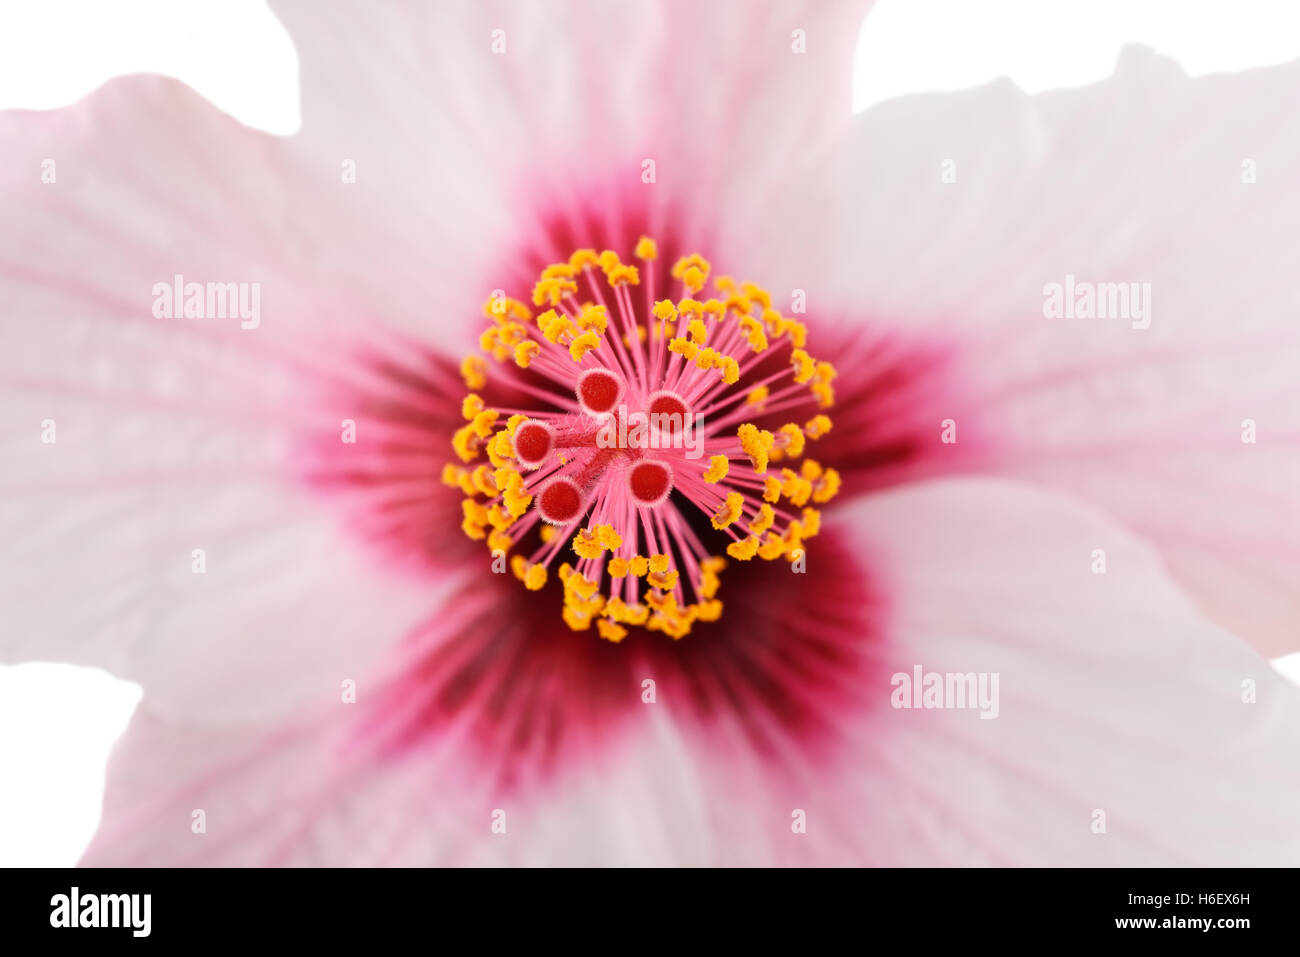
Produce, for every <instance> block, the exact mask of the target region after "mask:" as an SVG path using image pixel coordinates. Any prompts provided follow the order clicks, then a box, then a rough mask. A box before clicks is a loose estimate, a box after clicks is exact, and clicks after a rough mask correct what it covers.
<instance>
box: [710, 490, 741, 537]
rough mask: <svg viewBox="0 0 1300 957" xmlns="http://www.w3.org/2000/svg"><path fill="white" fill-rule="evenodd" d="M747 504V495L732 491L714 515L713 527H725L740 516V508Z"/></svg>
mask: <svg viewBox="0 0 1300 957" xmlns="http://www.w3.org/2000/svg"><path fill="white" fill-rule="evenodd" d="M744 504H745V496H743V495H741V494H740V493H739V492H731V493H729V494H728V495H727V497H726V499H725V500H724V501H723V503H722V505H721V506H719V508H718V510H717V512H715V513H714V515H713V527H714V528H716V529H724V528H726V527H727V526H728V525H730V524H731V523H732V522H734V521H735V520H736V519H738V518H740V510H741V508H742V507H743V506H744Z"/></svg>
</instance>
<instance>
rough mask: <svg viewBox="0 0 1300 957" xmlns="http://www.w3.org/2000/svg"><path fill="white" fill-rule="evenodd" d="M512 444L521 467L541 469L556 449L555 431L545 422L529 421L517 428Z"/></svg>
mask: <svg viewBox="0 0 1300 957" xmlns="http://www.w3.org/2000/svg"><path fill="white" fill-rule="evenodd" d="M511 444H512V447H513V448H514V452H515V458H516V459H518V460H519V464H520V465H523V466H524V467H525V468H530V469H535V468H539V467H540V466H541V465H542V463H544V462H545V461H546V457H547V456H548V455H550V454H551V450H552V449H554V448H555V429H553V428H552V427H551V426H549V425H547V424H546V423H545V422H538V421H537V420H536V419H529V420H528V421H527V422H524V423H521V424H520V425H518V426H516V427H515V434H514V436H513V437H512V442H511Z"/></svg>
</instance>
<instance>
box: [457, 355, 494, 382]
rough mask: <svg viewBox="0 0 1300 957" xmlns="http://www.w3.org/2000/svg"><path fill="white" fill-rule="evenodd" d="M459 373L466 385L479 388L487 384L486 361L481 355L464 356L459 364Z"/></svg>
mask: <svg viewBox="0 0 1300 957" xmlns="http://www.w3.org/2000/svg"><path fill="white" fill-rule="evenodd" d="M460 374H461V377H462V378H463V379H464V380H465V385H466V386H467V387H469V388H471V389H481V388H483V387H484V386H485V385H487V362H486V361H485V360H484V359H483V358H482V357H481V356H466V357H465V359H464V361H462V362H461V364H460Z"/></svg>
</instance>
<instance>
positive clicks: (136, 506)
mask: <svg viewBox="0 0 1300 957" xmlns="http://www.w3.org/2000/svg"><path fill="white" fill-rule="evenodd" d="M0 143H3V144H4V148H5V155H6V156H7V157H8V159H7V161H6V163H5V168H4V177H5V181H4V183H3V186H2V187H0V188H2V189H3V192H4V196H5V199H4V203H5V216H6V223H7V224H8V225H10V227H11V228H8V229H5V230H4V231H3V232H2V233H0V301H3V302H4V311H5V320H4V324H5V334H6V348H5V349H4V351H3V354H0V387H2V388H3V392H4V396H5V400H4V404H3V426H4V427H3V435H4V442H3V445H2V446H0V457H2V458H0V462H2V464H0V476H2V478H0V520H3V528H4V535H5V540H6V541H7V542H8V543H9V545H8V547H7V548H6V549H5V551H4V559H3V568H2V569H0V589H3V599H4V604H5V607H6V608H9V609H11V621H10V627H7V628H6V636H7V637H6V640H5V642H4V647H3V652H2V653H3V656H4V658H5V659H6V660H23V659H27V658H54V659H62V660H70V661H76V662H85V663H91V664H97V665H101V666H104V667H106V668H108V669H110V670H112V671H113V672H114V673H116V674H118V675H120V676H122V677H125V678H130V679H134V680H137V681H141V682H142V683H143V684H144V685H145V689H146V694H147V695H148V696H149V697H150V698H151V699H152V700H154V701H155V703H156V705H157V706H158V707H159V708H162V709H166V708H169V707H172V706H175V707H178V708H182V707H183V708H185V709H186V710H187V712H189V713H201V714H217V713H221V714H239V715H241V716H245V717H246V716H247V715H248V714H249V713H257V712H259V711H270V712H275V711H278V710H279V709H281V708H284V707H287V706H288V705H289V704H290V703H291V702H293V701H296V700H300V699H301V698H303V697H304V696H305V697H308V698H310V697H324V698H326V699H331V698H333V697H334V695H335V693H336V689H337V688H338V685H339V682H340V680H342V679H343V678H344V677H347V676H349V675H352V674H355V673H360V672H363V671H365V670H366V669H367V668H368V667H369V666H370V664H371V662H372V661H373V660H374V658H375V656H377V655H381V654H382V653H383V650H384V647H385V642H386V640H387V641H392V640H395V639H396V638H397V637H398V636H399V635H400V633H401V632H402V630H403V629H404V628H405V627H407V626H409V624H410V623H412V622H413V621H414V620H415V618H416V617H417V615H418V614H421V613H423V612H424V611H426V610H427V608H428V602H429V600H430V595H429V584H428V582H427V580H422V581H421V582H420V583H419V584H418V586H413V585H412V584H411V583H409V582H405V583H403V582H400V581H397V580H393V579H392V578H391V576H389V575H388V574H387V573H386V569H382V568H377V567H375V565H374V563H373V562H371V561H369V560H367V559H365V558H364V557H363V556H361V555H360V554H358V553H357V550H356V549H355V548H354V547H352V545H351V543H350V540H345V538H344V536H343V535H341V534H339V533H338V531H337V527H336V523H335V522H334V521H333V517H332V516H329V515H328V514H326V513H325V512H323V511H322V504H321V503H320V502H319V501H316V500H313V499H312V498H311V497H310V496H308V495H306V494H304V492H303V488H302V485H301V481H300V479H301V476H302V472H303V469H304V464H305V463H304V460H303V457H302V447H303V442H304V436H318V435H321V434H322V433H324V434H328V435H329V436H330V438H331V439H332V441H333V442H334V443H335V444H336V445H338V446H339V448H341V449H344V450H345V451H347V450H348V449H349V448H350V449H352V450H354V451H355V450H356V447H355V446H345V445H342V434H343V426H342V422H343V419H345V418H349V417H360V418H364V415H363V413H364V412H366V411H368V410H364V409H362V408H361V407H360V406H359V405H344V406H341V407H340V406H339V405H337V404H336V403H335V402H334V401H333V399H334V397H335V396H337V395H338V394H339V393H340V391H341V389H340V382H342V381H347V382H348V383H349V384H350V385H351V386H352V388H353V394H355V393H357V392H360V391H361V390H362V389H363V388H364V387H365V385H366V382H367V381H368V380H367V378H366V376H367V375H368V373H367V372H366V369H365V368H364V367H361V366H359V365H358V364H357V363H356V362H355V361H354V355H353V352H352V350H351V348H350V347H352V346H353V345H354V343H355V341H356V340H357V338H358V336H359V335H360V333H361V330H363V329H364V330H365V331H366V340H367V342H369V343H370V348H371V350H372V352H374V353H376V354H383V353H384V352H385V350H387V349H390V348H391V347H392V341H393V340H392V339H391V333H389V332H385V331H384V329H383V328H380V327H378V326H376V325H375V324H374V317H375V315H376V313H377V312H378V311H382V313H383V315H384V316H385V319H387V320H390V321H391V322H392V323H394V324H396V325H400V324H401V322H403V321H405V320H409V321H410V322H412V323H416V324H424V325H426V326H427V325H428V323H429V319H428V316H427V314H426V313H425V312H424V307H423V306H422V305H421V304H420V303H419V302H418V301H416V300H415V299H413V298H412V297H410V296H406V297H405V299H406V304H405V306H402V305H400V304H399V303H398V302H397V299H399V298H401V297H395V296H394V295H392V293H391V292H390V293H388V294H385V293H383V292H382V291H381V290H382V288H383V285H384V284H383V282H381V281H380V280H379V277H378V276H376V275H372V274H371V273H370V272H369V271H368V267H366V266H365V259H366V258H367V257H363V256H362V255H361V253H362V252H363V251H364V250H369V253H370V255H371V256H374V255H382V257H383V261H384V263H385V270H388V269H389V268H390V267H395V268H393V271H392V272H391V273H389V272H387V271H385V272H384V275H385V276H387V277H388V281H390V282H394V281H398V280H399V277H401V276H403V275H405V273H404V272H403V269H404V267H403V266H402V263H404V262H405V263H408V265H409V263H410V261H411V260H410V259H409V258H406V257H405V256H404V254H403V252H402V250H401V249H400V248H395V247H391V246H386V245H383V244H382V242H381V240H380V239H378V238H377V237H378V235H379V234H377V233H376V232H374V231H373V230H371V229H370V228H368V227H367V226H365V222H364V220H362V219H359V218H356V212H355V208H353V209H349V208H348V207H347V204H346V202H345V201H337V202H335V201H331V200H330V199H329V198H328V196H329V191H334V190H339V191H342V190H343V189H345V187H343V186H342V185H341V184H340V183H339V182H338V180H337V176H338V173H337V171H336V169H334V168H329V169H322V170H320V171H319V173H318V174H313V172H312V170H311V169H310V168H309V167H305V166H303V165H302V164H301V161H300V160H296V159H295V158H294V154H293V150H292V148H291V147H290V146H288V145H287V143H286V141H282V140H278V139H276V138H274V137H270V136H266V135H264V134H260V133H255V132H253V131H251V130H248V129H247V128H245V127H243V126H241V125H240V124H238V123H236V122H235V121H233V120H231V119H229V118H228V117H226V116H225V115H224V114H221V113H219V112H218V111H216V110H214V109H212V108H211V107H209V106H208V105H207V104H205V103H204V102H203V101H202V100H201V99H200V98H199V97H198V96H197V95H195V94H194V93H193V92H191V91H190V90H188V89H187V88H186V87H184V86H183V85H181V84H179V83H177V82H175V81H173V80H167V79H162V78H142V77H133V78H128V79H122V80H116V81H113V82H111V83H109V84H107V85H106V86H105V87H103V88H102V89H101V90H99V91H98V92H97V93H96V94H94V95H93V96H91V97H89V98H87V99H86V100H84V101H82V102H81V103H79V104H77V105H75V106H73V107H70V108H68V109H67V110H60V111H56V112H51V113H30V112H7V113H3V114H0ZM47 159H48V160H49V161H50V162H51V163H52V164H53V165H52V166H46V165H44V161H45V160H47ZM47 171H49V172H52V174H53V178H52V181H43V179H42V175H43V173H45V172H47ZM368 242H369V243H370V245H367V243H368ZM389 257H392V258H391V260H390V258H389ZM178 273H180V274H183V275H184V277H185V281H187V282H188V281H195V282H204V283H206V282H221V283H225V282H235V283H245V284H252V283H257V284H259V288H260V307H261V308H260V321H259V322H257V324H256V327H255V328H252V327H250V328H241V325H242V324H243V321H244V320H241V318H239V317H237V316H235V317H231V318H204V319H197V318H188V319H187V318H157V317H155V315H154V313H153V305H154V302H155V291H154V286H155V284H158V283H162V284H164V285H170V284H171V283H172V282H173V278H174V276H175V274H178ZM397 291H398V290H396V289H394V290H392V292H397ZM475 298H476V300H477V296H476V297H475ZM360 303H365V304H366V305H365V306H362V305H360ZM390 307H391V308H390ZM403 309H405V313H404V312H403ZM404 317H405V320H404ZM344 345H346V346H348V347H349V348H348V349H345V348H343V346H344ZM406 358H407V361H409V358H410V357H406ZM366 438H367V436H366V434H365V432H364V431H363V432H362V433H361V441H363V442H364V440H365V439H366ZM372 438H373V436H372ZM50 439H53V441H52V442H51V441H50ZM359 457H360V456H358V458H359ZM195 550H202V552H203V554H202V556H201V557H200V556H197V555H196V553H195ZM200 565H201V566H202V571H196V569H197V568H199V567H200ZM362 595H364V596H366V599H367V600H366V602H364V603H361V602H358V596H362ZM371 602H373V604H371ZM361 627H364V628H365V629H366V630H367V632H369V633H371V634H372V635H373V641H371V642H356V641H349V640H347V639H349V638H354V637H355V634H356V633H357V630H358V628H361ZM268 636H275V639H276V640H275V641H274V642H272V641H269V640H268Z"/></svg>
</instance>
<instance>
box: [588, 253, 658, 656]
mask: <svg viewBox="0 0 1300 957" xmlns="http://www.w3.org/2000/svg"><path fill="white" fill-rule="evenodd" d="M648 258H651V259H653V258H654V257H653V256H651V257H648ZM596 631H598V632H599V633H600V637H602V638H604V639H605V640H606V641H612V642H614V643H615V644H618V643H619V642H620V641H622V640H623V639H624V638H626V637H627V629H626V628H624V627H623V626H622V625H616V624H614V623H613V622H612V621H610V620H609V619H608V618H600V619H597V621H596Z"/></svg>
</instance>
